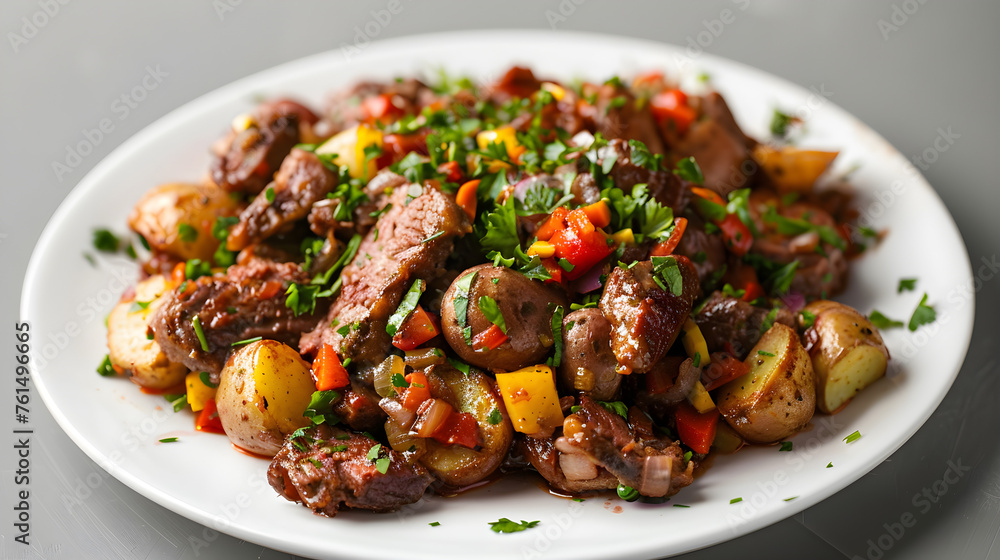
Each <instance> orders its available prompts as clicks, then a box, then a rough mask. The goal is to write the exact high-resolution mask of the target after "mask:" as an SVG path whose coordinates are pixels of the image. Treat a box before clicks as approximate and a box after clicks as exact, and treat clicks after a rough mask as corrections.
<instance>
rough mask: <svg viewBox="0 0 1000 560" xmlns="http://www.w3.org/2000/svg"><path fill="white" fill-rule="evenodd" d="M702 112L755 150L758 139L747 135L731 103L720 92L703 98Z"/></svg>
mask: <svg viewBox="0 0 1000 560" xmlns="http://www.w3.org/2000/svg"><path fill="white" fill-rule="evenodd" d="M701 112H702V115H704V116H705V118H707V119H711V120H713V121H715V122H717V123H719V126H721V127H722V128H723V129H724V130H725V131H726V132H727V133H728V134H729V136H731V137H733V138H735V139H737V140H742V141H743V144H744V145H745V146H746V147H747V149H749V150H753V148H754V146H755V145H757V141H756V140H754V139H753V138H751V137H749V136H747V135H746V134H745V133H744V132H743V129H741V128H740V125H739V124H738V123H737V122H736V117H734V116H733V112H732V111H731V110H730V109H729V104H728V103H726V100H725V98H723V97H722V95H721V94H719V92H716V91H713V92H710V93H708V94H707V95H705V97H703V98H701Z"/></svg>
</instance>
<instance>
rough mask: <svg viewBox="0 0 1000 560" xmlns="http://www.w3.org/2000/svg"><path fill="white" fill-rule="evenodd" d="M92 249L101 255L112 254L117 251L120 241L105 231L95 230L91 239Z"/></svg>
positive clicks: (101, 229)
mask: <svg viewBox="0 0 1000 560" xmlns="http://www.w3.org/2000/svg"><path fill="white" fill-rule="evenodd" d="M93 244H94V249H97V250H98V251H100V252H102V253H114V252H117V251H118V247H119V246H120V245H121V240H119V239H118V236H117V235H115V234H113V233H111V231H109V230H107V229H103V228H100V229H95V230H94V237H93Z"/></svg>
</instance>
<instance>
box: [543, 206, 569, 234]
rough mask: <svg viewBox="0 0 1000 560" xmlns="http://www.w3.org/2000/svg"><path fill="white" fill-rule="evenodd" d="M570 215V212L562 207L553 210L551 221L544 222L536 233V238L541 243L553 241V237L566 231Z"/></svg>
mask: <svg viewBox="0 0 1000 560" xmlns="http://www.w3.org/2000/svg"><path fill="white" fill-rule="evenodd" d="M568 214H569V210H567V209H566V208H564V207H562V206H560V207H558V208H556V209H555V210H553V211H552V215H551V216H549V219H547V220H545V222H543V223H542V225H541V226H540V227H539V228H538V230H537V231H536V232H535V237H537V238H538V240H539V241H548V240H550V239H552V236H553V235H555V234H556V233H558V232H560V231H562V230H564V229H566V216H567V215H568Z"/></svg>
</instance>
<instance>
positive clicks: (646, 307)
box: [600, 256, 701, 373]
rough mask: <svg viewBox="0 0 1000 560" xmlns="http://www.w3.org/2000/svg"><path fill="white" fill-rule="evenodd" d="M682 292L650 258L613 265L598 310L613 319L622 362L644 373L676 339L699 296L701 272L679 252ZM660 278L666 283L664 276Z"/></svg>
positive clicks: (615, 347) (615, 343) (614, 338)
mask: <svg viewBox="0 0 1000 560" xmlns="http://www.w3.org/2000/svg"><path fill="white" fill-rule="evenodd" d="M675 259H676V261H677V268H678V270H679V271H680V273H681V278H682V281H683V289H682V291H681V294H680V295H674V294H673V293H672V292H671V291H669V290H664V289H663V288H661V287H660V286H659V284H658V283H657V279H656V278H654V274H657V275H659V274H661V273H659V272H655V271H654V270H653V264H652V262H650V261H641V262H638V263H637V264H635V265H634V266H632V267H631V268H622V267H615V268H614V270H612V271H611V275H610V277H609V278H608V282H607V285H606V287H605V289H604V294H602V295H601V301H600V310H601V312H602V313H603V314H604V316H605V317H606V318H607V319H608V321H609V322H610V323H611V347H612V350H613V351H614V353H615V357H616V358H618V363H619V364H621V367H623V368H627V369H628V370H630V371H633V372H637V373H645V372H647V371H649V370H650V368H652V367H653V364H655V363H656V362H657V361H658V360H659V359H660V358H662V357H663V356H664V355H665V354H666V353H667V350H668V349H670V346H671V345H673V343H674V340H676V338H677V335H678V334H679V333H680V330H681V327H682V326H683V325H684V321H685V320H686V319H687V318H688V315H689V314H690V313H691V306H692V304H693V302H694V301H695V300H696V299H697V298H698V297H699V296H700V294H701V288H700V287H699V285H698V273H697V272H696V271H695V268H694V266H693V265H692V264H691V261H690V260H688V258H687V257H682V256H676V257H675ZM660 283H663V284H666V283H665V281H664V280H662V278H661V279H660Z"/></svg>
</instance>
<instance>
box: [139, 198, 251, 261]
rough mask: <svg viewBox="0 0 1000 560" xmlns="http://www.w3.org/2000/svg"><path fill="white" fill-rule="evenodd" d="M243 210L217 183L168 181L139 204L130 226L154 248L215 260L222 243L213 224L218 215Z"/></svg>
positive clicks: (194, 257) (184, 258) (186, 257)
mask: <svg viewBox="0 0 1000 560" xmlns="http://www.w3.org/2000/svg"><path fill="white" fill-rule="evenodd" d="M239 210H240V207H239V202H237V201H236V199H234V198H233V197H231V196H229V194H228V193H226V191H224V190H222V189H220V188H219V187H216V186H215V185H193V184H188V183H167V184H165V185H160V186H158V187H154V188H152V189H150V190H149V191H148V192H147V193H146V194H145V195H144V196H143V197H142V198H141V199H140V200H139V202H137V203H136V205H135V207H134V208H132V212H131V213H130V214H129V216H128V225H129V227H130V228H132V230H133V231H135V232H136V233H138V234H139V235H141V236H143V238H145V239H146V241H147V242H148V243H149V246H150V248H152V249H155V250H157V251H162V252H164V253H167V254H170V255H172V256H174V257H177V258H178V259H180V260H185V261H186V260H190V259H201V260H203V261H205V262H212V255H213V254H214V253H215V250H216V248H218V246H219V240H218V239H216V238H215V237H214V236H213V235H212V225H213V224H214V223H215V220H216V219H217V218H219V217H223V216H235V215H236V214H238V213H239ZM188 226H190V227H191V228H194V229H193V230H190V229H188Z"/></svg>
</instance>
